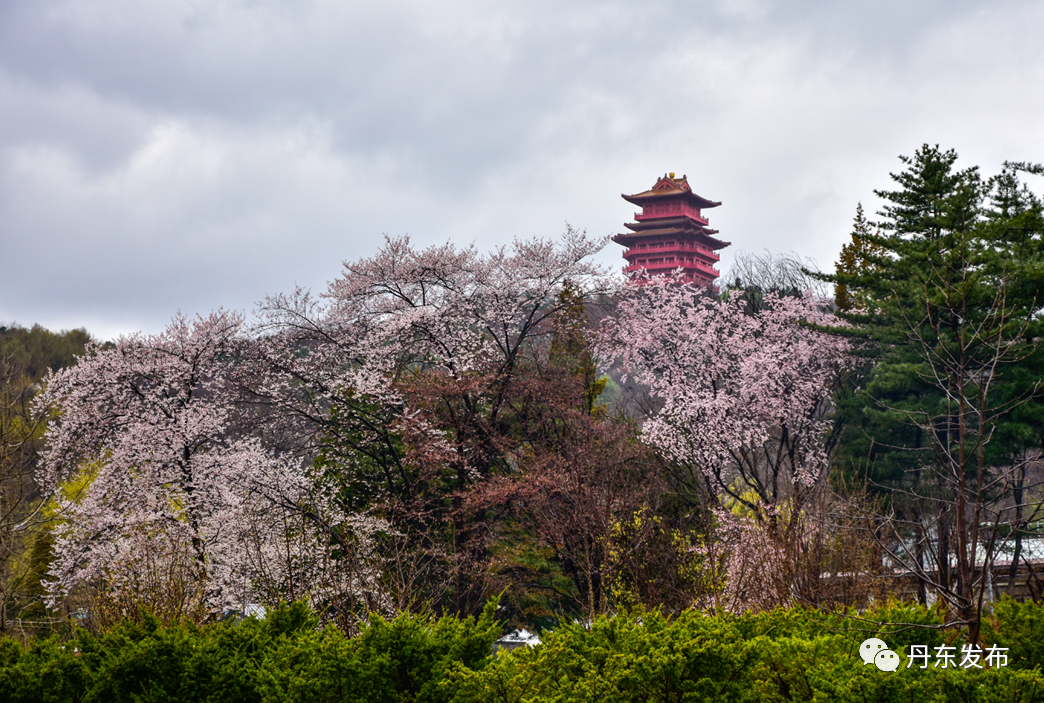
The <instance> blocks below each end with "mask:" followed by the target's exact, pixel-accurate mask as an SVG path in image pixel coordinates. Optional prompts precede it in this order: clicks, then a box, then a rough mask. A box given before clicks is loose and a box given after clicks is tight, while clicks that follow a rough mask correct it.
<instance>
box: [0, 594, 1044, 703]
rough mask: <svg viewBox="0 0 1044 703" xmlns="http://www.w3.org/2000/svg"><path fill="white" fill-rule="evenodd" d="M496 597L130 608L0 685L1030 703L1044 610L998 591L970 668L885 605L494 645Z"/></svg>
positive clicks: (299, 694) (926, 621) (60, 691)
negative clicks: (350, 623) (984, 664)
mask: <svg viewBox="0 0 1044 703" xmlns="http://www.w3.org/2000/svg"><path fill="white" fill-rule="evenodd" d="M497 607H498V604H497V601H496V600H494V601H491V602H490V603H488V604H487V605H486V607H485V608H484V610H483V612H482V615H481V616H480V617H478V618H467V619H458V618H454V617H444V618H441V619H437V620H436V619H432V618H422V617H416V616H409V615H403V616H400V617H398V618H395V619H394V620H384V619H382V618H379V617H374V618H372V619H371V620H370V623H369V624H368V625H367V626H366V627H365V628H364V629H363V631H362V632H361V633H360V634H359V635H357V636H355V637H352V638H349V637H346V636H345V635H344V634H343V633H341V632H340V631H338V630H335V629H333V628H326V629H323V630H316V629H315V627H314V623H315V619H314V617H313V616H312V614H311V613H309V611H308V609H307V608H305V607H304V606H302V605H300V604H292V605H288V606H280V608H279V609H277V610H276V611H273V612H271V613H269V616H268V617H267V619H266V620H255V619H253V618H248V619H246V620H244V621H242V622H239V623H231V622H225V623H215V624H211V625H207V626H204V627H193V626H190V625H179V626H171V627H162V626H161V625H160V624H159V622H158V621H157V620H156V619H155V618H151V617H145V618H144V619H143V622H138V623H124V624H121V625H119V626H117V627H114V628H113V629H111V630H109V631H108V632H105V633H102V634H100V635H97V636H95V635H91V634H88V633H85V632H81V633H80V634H79V635H78V636H77V637H75V638H74V639H73V640H71V641H68V642H62V641H60V640H58V639H56V638H51V639H46V640H40V641H37V642H34V643H32V644H30V645H29V646H28V647H23V646H22V645H20V644H18V643H17V642H15V641H12V640H7V639H0V700H3V701H12V702H14V703H22V702H23V701H24V702H28V701H33V702H34V703H36V702H49V701H62V702H63V703H64V702H65V701H73V702H80V701H82V702H83V703H88V702H91V701H114V702H121V701H138V702H145V701H149V702H152V701H183V702H186V703H189V702H193V701H205V702H214V703H216V702H217V701H222V702H232V703H239V702H242V703H246V702H248V701H250V702H253V701H256V702H258V703H276V702H279V703H290V702H291V701H293V702H295V703H296V702H297V701H307V702H315V703H363V702H365V703H393V702H394V703H398V702H404V703H405V702H408V703H451V702H452V703H497V702H503V703H521V702H522V701H526V702H529V703H538V702H544V701H547V702H549V703H550V702H551V701H555V702H556V703H587V702H589V701H597V702H598V703H637V702H638V701H643V702H644V701H664V702H672V703H673V702H686V701H710V700H713V701H743V702H747V701H751V702H753V701H765V702H776V701H779V702H782V701H831V702H834V701H837V702H840V703H849V702H851V703H857V702H858V703H863V702H864V701H939V702H947V703H948V702H949V701H954V702H957V701H961V702H966V701H974V702H977V703H994V702H998V703H999V702H1000V701H1016V702H1018V703H1028V702H1030V701H1044V675H1042V674H1041V654H1040V652H1041V651H1044V647H1042V645H1044V608H1042V606H1040V605H1037V604H1033V603H1016V602H1014V601H1010V600H1004V601H1001V602H1000V603H998V604H997V607H996V610H995V618H994V621H993V626H994V628H995V630H994V631H993V632H990V633H989V636H991V637H993V636H995V637H996V640H995V642H996V643H997V644H998V645H1000V646H1006V647H1010V648H1011V651H1010V652H1009V666H1008V667H1006V668H999V669H990V668H986V669H983V670H979V669H964V668H956V669H954V668H950V669H939V668H935V667H933V666H929V667H928V668H926V669H921V668H920V667H919V664H915V665H914V666H913V667H912V668H907V667H906V664H907V662H908V661H909V660H908V658H907V655H908V652H909V646H910V645H911V644H924V645H928V646H929V647H934V646H936V645H937V644H942V643H943V641H944V638H945V640H946V643H947V644H951V645H957V646H958V647H959V645H960V644H961V640H960V639H957V640H955V639H954V636H955V635H958V634H960V633H958V632H955V631H952V630H950V631H942V630H940V629H938V628H937V625H938V624H939V622H940V618H939V614H938V613H937V612H935V611H933V610H929V609H925V608H921V607H918V606H911V605H904V604H897V603H890V604H884V605H881V606H880V607H877V608H873V609H869V610H864V611H855V610H850V611H846V612H826V611H821V610H814V609H800V608H793V609H778V610H775V611H772V612H768V613H760V614H751V615H744V616H733V615H728V614H718V615H708V614H703V613H699V612H695V611H685V612H682V613H680V614H678V615H676V616H673V617H672V616H668V615H666V614H664V613H663V612H661V611H656V610H653V611H648V610H634V611H632V612H630V613H626V614H620V615H617V616H613V617H600V618H596V619H595V620H594V621H593V622H591V623H590V625H589V627H585V626H584V625H582V624H580V623H577V622H562V623H560V624H559V625H558V626H557V627H556V628H555V629H554V630H553V631H550V632H547V633H545V635H544V641H543V643H542V644H540V645H538V646H536V647H533V648H521V649H518V650H514V651H511V652H505V651H501V652H498V653H497V654H496V655H492V654H491V652H492V644H493V640H494V638H495V637H496V635H497V634H498V632H499V626H498V625H497V622H496V619H495V614H496V611H497ZM910 623H916V624H919V625H921V626H923V627H919V628H910V627H908V625H909V624H910ZM900 624H901V625H900ZM875 635H876V636H879V637H881V638H882V639H884V640H885V641H886V642H887V643H888V645H889V646H890V647H891V648H892V649H894V650H895V651H896V652H897V654H898V655H899V656H900V660H901V662H902V663H901V664H900V668H899V669H898V670H897V671H895V672H882V671H879V670H878V669H877V668H876V667H874V666H868V665H866V664H864V663H863V661H862V660H861V659H860V658H859V656H858V647H859V644H860V643H861V642H862V641H863V640H864V639H866V638H867V637H871V636H875ZM990 643H991V644H992V643H993V642H992V641H991V642H990Z"/></svg>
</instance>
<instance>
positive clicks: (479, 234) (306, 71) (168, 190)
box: [0, 0, 1044, 335]
mask: <svg viewBox="0 0 1044 703" xmlns="http://www.w3.org/2000/svg"><path fill="white" fill-rule="evenodd" d="M1042 29H1044V10H1042V9H1041V8H1040V7H1039V6H1038V5H1037V4H1036V3H1031V2H1016V1H1014V0H1009V1H1007V2H995V3H991V5H990V6H989V8H988V9H987V8H985V7H984V6H982V5H981V3H974V2H970V1H961V2H941V1H939V2H932V1H928V2H909V1H907V2H892V1H885V2H877V3H865V4H859V5H857V6H852V4H851V3H847V4H842V3H836V2H825V1H824V2H819V1H807V2H801V3H793V2H790V3H785V2H767V1H766V2H762V1H759V0H732V1H731V2H719V3H691V2H672V1H670V0H662V1H660V2H636V1H634V0H631V1H628V2H609V3H593V2H587V3H585V2H577V3H572V4H567V5H563V4H561V3H556V4H551V3H549V2H541V1H535V2H507V3H480V2H474V1H471V0H457V1H451V2H446V3H439V4H431V3H422V2H400V3H392V4H388V3H384V4H376V3H342V2H333V1H327V0H314V1H312V2H290V1H287V2H278V1H275V0H269V1H267V2H266V1H262V0H259V1H253V2H250V1H247V0H242V1H233V0H227V1H222V0H212V1H203V0H199V1H195V2H190V1H188V0H186V1H184V2H175V1H170V2H149V3H142V2H137V1H134V0H93V1H92V0H64V1H57V0H52V1H50V2H48V1H40V0H35V1H30V0H9V1H8V2H6V3H4V4H3V5H0V102H2V104H3V105H4V110H2V111H0V233H2V234H0V236H2V238H3V251H4V253H5V259H6V264H5V266H4V270H5V275H4V276H3V277H2V279H0V321H4V320H6V321H11V320H18V321H21V322H25V323H29V322H33V321H40V322H42V323H44V324H47V325H49V326H52V327H62V326H66V327H67V326H76V325H81V324H83V325H87V326H88V327H89V328H90V329H92V330H95V331H96V332H97V333H99V334H102V335H110V334H114V333H116V332H119V331H129V330H132V329H138V328H144V329H148V330H155V329H158V328H161V327H162V326H163V324H164V323H165V321H166V320H167V319H168V318H169V316H170V315H171V314H172V313H173V312H174V311H175V310H177V309H179V308H180V309H182V310H185V311H186V312H196V311H200V312H205V311H208V310H211V309H213V308H216V307H218V306H221V305H224V306H226V307H234V308H249V307H251V305H252V303H253V302H254V301H255V300H257V299H258V298H260V297H261V296H262V295H264V294H265V293H266V292H275V291H278V290H284V289H286V288H288V287H289V286H291V285H292V284H293V283H294V282H295V281H296V282H299V283H302V284H305V285H309V286H313V287H322V286H323V284H324V282H325V281H326V280H328V279H329V278H331V277H332V276H334V275H335V274H336V272H337V270H338V268H339V263H340V261H341V260H344V259H353V258H357V257H359V256H364V255H367V254H370V253H372V252H373V251H374V250H375V249H376V247H377V246H379V244H380V241H381V234H382V233H385V232H387V233H390V234H402V233H407V232H408V233H409V234H411V236H413V237H414V239H415V240H416V241H418V242H421V243H427V242H435V241H445V240H446V239H453V240H454V241H457V242H459V243H468V242H471V241H475V242H477V243H478V244H479V246H482V247H488V246H494V245H497V244H500V243H504V242H507V241H510V239H511V238H512V237H516V236H532V235H541V236H554V235H555V234H557V233H558V232H560V231H561V230H562V229H563V227H564V222H565V221H566V220H568V221H569V222H571V223H572V224H573V225H575V226H578V227H586V228H587V229H588V230H589V231H591V232H593V233H597V234H607V233H610V232H613V231H618V230H619V229H620V228H621V226H622V223H623V221H624V220H627V219H629V216H630V214H631V209H632V208H630V207H629V206H628V205H627V204H626V203H624V202H622V201H621V200H619V197H618V196H619V193H620V192H621V191H626V192H634V191H637V190H642V189H644V188H646V187H648V186H649V185H650V184H651V183H652V180H653V179H654V178H655V177H656V176H657V175H659V174H661V173H663V172H665V171H670V170H673V171H678V172H685V173H687V174H688V175H689V178H690V182H692V183H693V184H694V186H695V187H696V189H697V190H699V191H700V192H702V193H703V194H705V195H707V196H708V197H711V198H713V199H717V200H722V201H724V203H725V204H724V206H723V207H721V208H720V209H718V210H716V211H714V212H713V216H714V217H713V222H714V224H715V226H717V227H718V228H719V229H720V230H721V231H722V236H723V237H724V238H725V239H727V240H731V241H732V242H733V248H732V250H726V256H725V257H724V261H723V266H724V267H726V268H727V266H728V263H729V256H730V254H729V252H730V251H735V250H738V249H746V250H758V249H762V248H770V249H774V250H793V251H796V252H798V253H801V254H803V255H805V256H810V257H813V258H815V259H817V260H818V261H819V263H820V264H821V265H824V266H827V267H829V266H830V264H831V262H832V261H833V259H834V258H835V257H836V253H837V250H838V249H839V247H840V245H841V243H842V242H843V241H844V239H845V238H846V236H847V232H848V227H849V223H850V220H851V216H852V214H853V212H854V209H855V204H856V202H857V201H859V200H862V201H864V203H865V204H866V205H867V207H868V209H870V210H873V209H874V208H875V203H874V201H873V196H872V190H873V189H874V188H881V187H887V186H888V175H887V174H888V172H889V171H894V170H897V169H898V168H899V164H898V162H897V161H896V158H895V157H896V156H897V155H898V154H900V153H910V152H912V151H913V150H914V149H916V148H917V146H919V145H920V144H921V143H922V142H925V141H931V142H939V143H941V144H943V145H944V146H953V147H955V148H957V149H958V151H959V152H960V153H961V154H962V156H963V157H964V160H965V161H966V162H967V163H969V164H970V163H979V164H981V165H982V166H983V167H984V169H986V170H987V171H992V170H996V169H997V168H999V165H1000V162H1001V161H1002V160H1004V159H1006V158H1009V159H1028V160H1037V161H1040V160H1044V135H1042V133H1041V129H1040V128H1039V126H1038V123H1039V117H1038V116H1039V114H1040V112H1041V108H1042V107H1044V105H1042V103H1044V97H1042V95H1041V92H1040V91H1039V90H1037V89H1036V86H1039V85H1041V84H1042V79H1044V59H1041V58H1040V56H1039V55H1038V54H1039V52H1038V51H1037V50H1036V49H1035V47H1036V46H1037V44H1038V37H1039V36H1040V34H1041V30H1042ZM611 246H613V247H615V245H611ZM619 253H620V252H619V250H618V249H617V248H611V249H609V250H607V251H606V252H605V253H604V254H603V258H604V260H605V261H606V262H609V263H611V264H612V265H613V266H616V265H618V264H619V262H620V259H619Z"/></svg>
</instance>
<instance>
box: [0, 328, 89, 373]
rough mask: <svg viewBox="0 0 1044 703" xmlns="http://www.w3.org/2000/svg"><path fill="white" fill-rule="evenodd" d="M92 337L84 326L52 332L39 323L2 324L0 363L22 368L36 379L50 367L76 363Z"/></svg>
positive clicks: (58, 367) (22, 370)
mask: <svg viewBox="0 0 1044 703" xmlns="http://www.w3.org/2000/svg"><path fill="white" fill-rule="evenodd" d="M90 341H93V338H92V337H91V335H90V334H89V333H88V332H87V330H85V329H84V328H82V327H81V328H79V329H75V330H63V331H61V332H51V331H50V330H48V329H45V328H44V327H42V326H40V325H33V326H32V327H31V328H25V327H22V326H20V325H12V326H11V327H4V326H0V364H3V365H5V366H10V367H13V368H16V369H19V371H21V372H22V373H24V374H26V375H27V376H28V377H29V378H30V380H31V381H34V382H35V381H37V380H39V379H40V378H42V377H43V376H44V375H46V374H47V371H48V370H49V369H53V370H55V371H57V370H58V369H61V368H64V367H66V366H72V365H73V364H75V363H76V357H77V356H82V355H83V353H84V350H85V348H86V346H87V343H88V342H90Z"/></svg>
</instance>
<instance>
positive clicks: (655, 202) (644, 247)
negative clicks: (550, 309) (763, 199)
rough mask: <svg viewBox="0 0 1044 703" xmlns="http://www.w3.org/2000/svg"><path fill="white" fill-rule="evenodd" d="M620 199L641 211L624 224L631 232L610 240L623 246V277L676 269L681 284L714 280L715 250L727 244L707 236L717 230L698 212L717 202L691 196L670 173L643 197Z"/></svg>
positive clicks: (685, 183)
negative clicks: (679, 273) (642, 272)
mask: <svg viewBox="0 0 1044 703" xmlns="http://www.w3.org/2000/svg"><path fill="white" fill-rule="evenodd" d="M621 197H622V198H623V199H624V200H626V201H627V202H629V203H633V204H634V205H638V206H639V207H641V208H642V212H641V213H640V214H639V213H635V215H634V219H635V220H636V221H635V222H629V223H626V224H625V225H624V226H625V227H626V228H627V229H629V230H631V231H630V232H624V233H623V234H618V235H616V236H615V237H613V241H614V242H616V243H617V244H621V245H623V246H625V247H627V251H625V252H624V253H623V258H624V259H626V260H627V266H626V267H625V268H624V272H625V273H627V274H634V273H637V272H639V271H642V270H645V271H648V272H649V274H651V275H657V274H671V273H673V272H675V271H677V270H678V269H681V275H682V280H684V281H685V282H691V283H696V284H697V285H701V286H709V285H711V284H712V283H713V282H714V279H716V278H717V277H718V276H719V273H718V270H717V269H716V268H714V265H715V264H716V263H718V261H719V259H720V257H719V256H718V255H717V254H716V253H715V252H717V251H718V250H719V249H724V248H725V247H727V246H729V244H730V243H729V242H723V241H721V240H720V239H716V238H715V237H714V236H713V235H715V234H717V233H718V230H715V229H711V228H710V227H709V226H708V225H709V224H710V223H709V221H708V220H707V217H706V216H705V215H703V212H702V211H703V210H709V209H710V208H712V207H718V206H719V205H721V203H718V202H714V201H713V200H707V199H706V198H703V197H701V196H699V195H696V194H695V193H693V192H692V188H690V187H689V182H688V181H687V180H686V178H685V176H682V177H681V178H675V177H674V174H673V173H670V174H667V175H665V176H663V178H660V179H659V180H658V181H656V183H655V184H654V185H653V187H652V188H650V189H649V190H647V191H645V192H643V193H636V194H635V195H621Z"/></svg>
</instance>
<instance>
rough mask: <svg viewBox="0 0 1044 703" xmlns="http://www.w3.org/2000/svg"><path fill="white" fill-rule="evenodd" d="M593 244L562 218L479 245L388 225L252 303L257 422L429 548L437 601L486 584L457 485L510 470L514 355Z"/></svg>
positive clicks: (455, 601)
mask: <svg viewBox="0 0 1044 703" xmlns="http://www.w3.org/2000/svg"><path fill="white" fill-rule="evenodd" d="M604 244H605V241H604V240H595V239H593V238H590V237H587V236H586V235H585V234H583V233H581V232H577V231H575V230H572V229H569V230H568V231H567V232H566V233H565V235H564V236H563V237H561V238H559V239H558V240H557V241H544V240H537V239H534V240H530V241H516V242H515V243H513V244H512V245H511V246H508V247H501V248H498V249H496V250H494V251H492V252H491V253H489V254H480V253H479V252H478V251H477V250H475V249H474V247H470V248H466V249H458V248H456V247H454V246H452V245H450V244H446V245H443V246H435V247H429V248H427V249H416V248H414V247H413V245H412V244H411V243H410V241H409V239H408V238H389V239H388V240H387V242H386V244H385V246H384V248H383V249H382V250H381V251H380V252H378V253H377V254H376V255H375V256H374V257H373V258H370V259H363V260H361V261H358V262H346V263H345V269H344V272H343V274H342V275H341V276H340V277H339V278H337V279H336V280H334V281H333V282H331V283H330V285H329V288H328V290H327V292H326V293H325V295H323V296H321V297H318V298H317V297H314V296H312V295H311V294H310V293H308V292H306V291H301V290H298V291H296V292H294V293H293V294H289V295H281V296H275V297H272V298H270V299H268V300H267V301H266V302H265V303H264V304H263V306H262V309H261V310H260V317H261V324H260V327H259V329H258V330H257V342H256V344H254V345H252V347H251V349H250V351H249V355H251V358H252V363H250V364H248V365H246V366H244V367H243V374H244V379H245V380H244V386H245V387H247V388H248V389H249V392H250V393H251V394H252V396H253V397H254V398H255V399H256V400H257V401H258V402H259V403H264V404H266V405H267V411H266V414H267V417H268V418H269V420H268V422H269V424H268V427H269V428H270V430H269V431H273V432H274V431H275V429H274V428H279V430H278V431H279V432H281V433H283V434H285V435H287V436H291V437H297V438H302V441H303V442H304V444H303V446H304V445H306V446H307V449H308V450H309V451H312V452H314V453H315V454H316V456H317V459H316V464H315V474H316V475H317V476H321V477H322V479H323V480H324V481H325V485H326V486H327V487H328V488H329V490H330V491H331V493H332V494H334V495H336V496H338V498H339V499H340V500H341V501H342V504H343V505H344V506H345V508H346V509H347V510H351V511H355V510H375V511H377V512H379V513H380V514H382V515H384V516H387V517H388V518H389V519H391V520H392V521H393V523H394V524H395V526H396V529H397V530H399V531H400V532H401V533H402V534H406V535H409V536H410V539H411V540H413V541H414V544H416V545H418V548H419V549H421V550H422V551H424V552H425V553H426V554H428V555H429V556H428V557H427V558H423V559H420V560H419V561H418V562H417V563H418V564H423V569H424V570H425V573H426V574H427V578H429V579H430V580H431V581H430V582H429V584H428V587H429V588H430V589H431V591H430V593H431V598H432V599H433V600H434V602H435V603H436V604H438V605H441V606H444V607H449V608H452V609H455V610H458V611H462V612H470V611H471V610H473V609H474V608H476V607H478V606H479V605H480V604H481V601H482V598H483V597H484V596H485V595H486V591H487V590H488V586H489V584H488V583H487V582H486V581H485V580H484V574H485V573H486V571H485V565H484V564H485V560H486V558H487V556H488V554H487V551H486V548H487V545H488V532H487V527H486V520H485V517H484V516H483V515H482V514H481V511H480V513H479V514H471V515H470V516H469V515H468V514H467V511H466V510H465V508H464V500H463V495H464V493H465V492H466V491H468V490H469V489H470V488H471V487H473V486H475V485H478V484H480V483H481V482H482V481H484V480H485V479H486V478H487V477H488V476H490V475H491V474H496V473H503V472H508V471H511V470H512V466H513V462H514V461H515V459H514V457H516V456H517V455H518V452H517V450H518V448H519V445H520V443H522V442H524V441H525V438H524V437H521V436H520V432H521V431H522V430H521V429H520V425H519V423H518V415H517V409H518V405H517V404H513V401H514V400H517V399H518V398H519V395H520V394H523V395H524V394H525V393H526V390H525V386H526V383H525V381H524V379H523V376H524V373H523V372H524V370H525V369H526V368H527V367H526V363H527V359H529V357H530V356H531V354H532V352H533V349H534V348H536V347H541V345H542V348H543V349H544V352H545V353H546V347H547V344H548V340H549V339H550V337H551V336H552V334H553V330H552V329H551V326H550V325H549V324H548V321H549V320H550V319H551V317H552V316H554V315H555V313H556V311H557V310H558V309H559V308H560V307H561V306H562V305H563V303H562V302H561V301H560V300H559V293H560V292H561V290H562V289H563V287H564V286H566V285H572V286H576V287H577V288H578V289H581V290H584V291H588V292H590V291H593V290H600V289H604V288H605V287H606V286H607V285H608V284H607V280H608V279H607V278H606V276H605V274H604V272H603V271H602V270H601V269H600V268H599V267H597V266H595V265H594V264H592V263H591V262H590V261H589V258H590V256H591V255H592V254H594V253H595V252H597V251H598V250H599V249H600V248H601V247H602V246H604ZM305 440H306V441H305ZM446 535H449V539H448V541H447V540H446V538H445V536H446ZM407 580H409V579H407ZM446 594H448V595H446ZM444 596H445V599H443V598H444ZM440 599H443V600H440Z"/></svg>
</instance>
